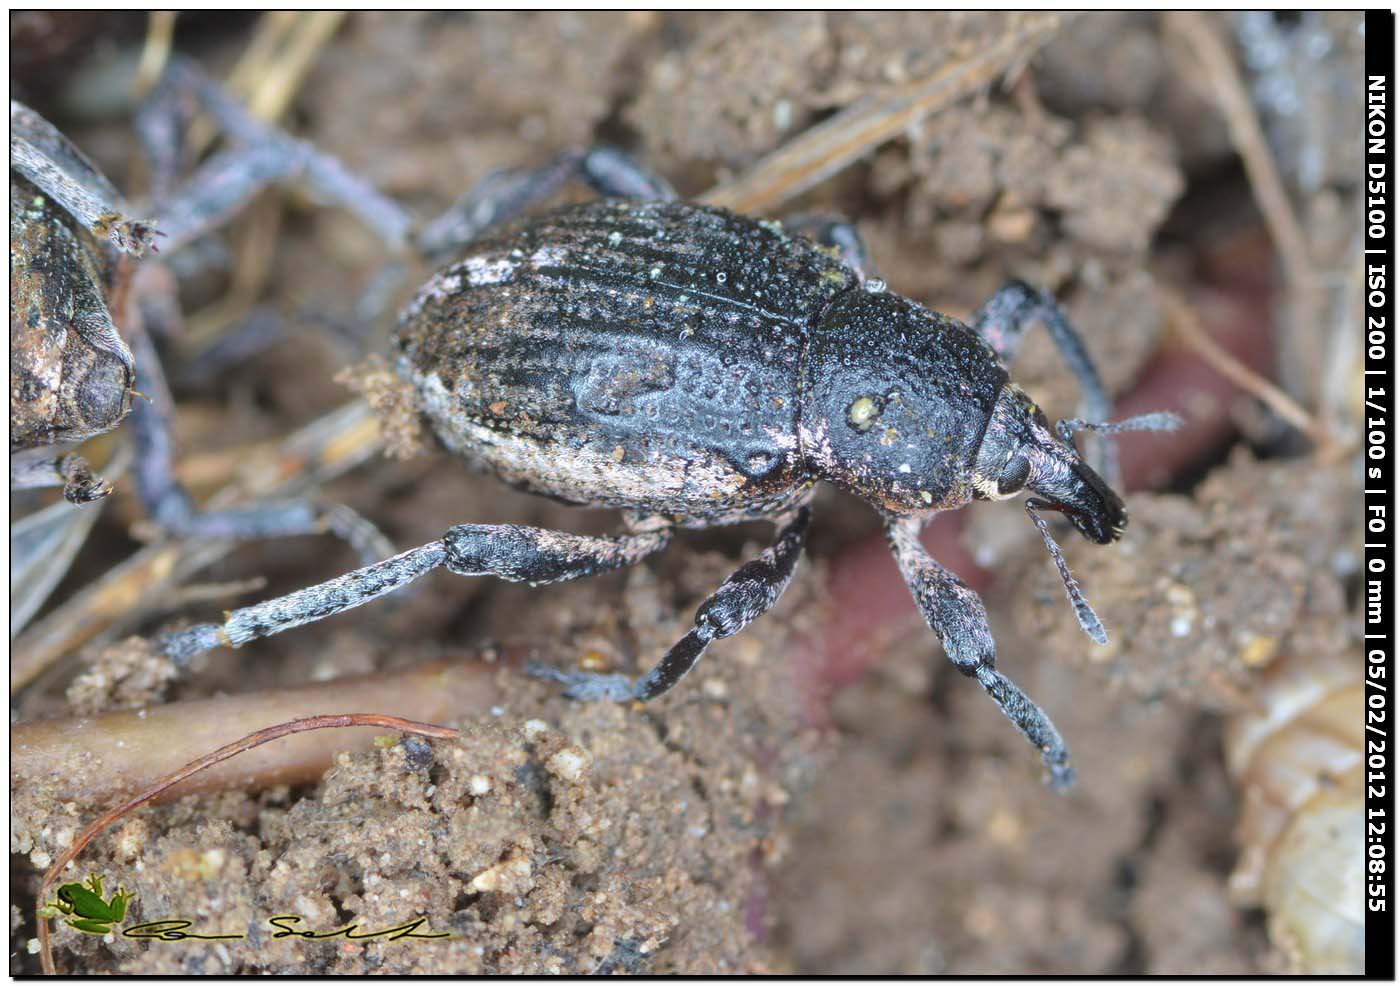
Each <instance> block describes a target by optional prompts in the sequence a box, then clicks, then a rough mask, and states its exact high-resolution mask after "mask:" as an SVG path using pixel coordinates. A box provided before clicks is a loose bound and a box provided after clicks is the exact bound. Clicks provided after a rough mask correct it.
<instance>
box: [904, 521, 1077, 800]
mask: <svg viewBox="0 0 1400 986" xmlns="http://www.w3.org/2000/svg"><path fill="white" fill-rule="evenodd" d="M919 527H920V523H919V521H918V519H917V518H909V517H906V518H898V519H891V520H889V521H887V523H886V528H885V530H886V535H887V537H888V538H889V542H890V548H891V549H892V550H893V551H894V556H895V561H896V562H897V563H898V564H899V570H900V572H901V573H902V574H903V576H904V581H905V582H906V583H907V584H908V585H909V591H910V592H911V593H912V594H913V596H914V602H915V603H916V604H917V605H918V607H919V612H920V613H921V614H922V615H923V617H924V622H926V623H927V624H928V625H929V627H930V628H931V629H932V630H933V632H934V633H936V634H938V639H939V640H940V641H942V643H943V650H944V652H945V653H946V654H947V655H948V660H950V661H952V663H953V666H954V667H956V668H957V669H958V670H959V671H961V672H962V673H963V674H965V675H968V676H969V677H974V678H976V679H977V680H978V682H980V683H981V685H982V687H983V688H984V689H985V690H986V692H987V694H988V695H990V696H991V698H992V700H993V701H994V702H996V703H997V706H998V708H1000V709H1001V711H1002V712H1003V713H1005V715H1006V717H1007V718H1008V719H1010V720H1011V721H1012V723H1013V724H1015V726H1016V728H1017V729H1019V730H1020V731H1021V733H1022V734H1023V735H1024V736H1025V737H1026V739H1027V740H1029V741H1030V742H1031V745H1033V746H1034V747H1035V748H1036V749H1037V750H1039V751H1040V755H1041V758H1042V759H1043V760H1044V762H1045V766H1046V768H1048V770H1049V772H1050V777H1049V782H1050V785H1051V786H1052V787H1054V788H1055V789H1057V790H1064V789H1066V788H1068V787H1069V786H1070V785H1072V784H1073V783H1074V771H1073V770H1072V769H1071V768H1070V765H1069V750H1068V749H1067V748H1066V747H1065V741H1064V740H1063V739H1062V738H1061V737H1060V733H1059V731H1058V730H1057V729H1056V728H1055V724H1054V723H1053V722H1051V721H1050V717H1049V716H1047V715H1046V714H1045V712H1044V711H1043V710H1042V709H1041V708H1040V706H1038V705H1036V704H1035V703H1034V702H1032V701H1031V700H1030V698H1028V697H1027V696H1026V693H1025V692H1023V691H1021V689H1020V688H1018V687H1017V686H1016V684H1015V683H1014V682H1012V681H1011V679H1010V678H1008V677H1006V675H1004V674H1002V673H1001V672H1000V671H997V670H996V667H995V665H996V641H995V640H993V639H992V630H991V625H990V624H989V623H988V621H987V609H986V607H985V606H983V605H982V600H981V598H980V597H979V596H978V595H977V593H975V592H973V591H972V590H971V589H970V588H968V586H967V585H966V584H965V583H964V582H963V581H962V579H960V578H958V577H957V576H956V575H954V574H953V573H952V572H950V571H948V570H947V569H946V568H944V567H943V566H942V565H940V564H938V562H936V561H934V559H933V558H932V557H931V556H930V555H929V553H928V552H927V551H925V550H924V548H923V545H921V544H920V543H919Z"/></svg>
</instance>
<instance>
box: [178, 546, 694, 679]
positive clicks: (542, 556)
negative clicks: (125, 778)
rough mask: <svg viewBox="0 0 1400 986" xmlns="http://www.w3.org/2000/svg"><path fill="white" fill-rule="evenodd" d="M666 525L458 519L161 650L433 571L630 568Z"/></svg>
mask: <svg viewBox="0 0 1400 986" xmlns="http://www.w3.org/2000/svg"><path fill="white" fill-rule="evenodd" d="M670 539H671V532H670V531H669V530H660V531H649V532H646V533H637V534H622V535H617V536H614V537H587V536H584V535H580V534H569V533H566V532H563V531H550V530H545V529H543V528H539V527H520V526H517V525H513V524H460V525H458V526H456V527H453V528H451V529H450V530H448V532H447V534H446V535H445V536H444V537H443V538H442V539H441V540H439V541H430V542H429V543H427V544H425V545H422V546H421V547H418V548H413V549H412V550H410V551H405V552H403V553H402V554H398V555H395V556H394V557H393V558H387V559H385V560H384V561H381V562H376V563H375V564H373V565H367V566H365V567H364V568H360V569H356V570H355V571H353V572H350V573H348V574H346V575H342V576H340V577H339V578H334V579H331V580H330V581H328V582H322V583H321V584H320V585H314V586H310V587H308V588H305V589H299V590H297V591H296V592H293V593H289V594H288V595H285V596H280V597H278V598H277V599H270V600H268V601H267V602H262V603H258V604H257V605H255V606H247V607H245V608H243V609H236V610H234V611H232V612H231V613H228V614H227V615H226V616H225V618H224V621H223V623H202V624H198V625H196V626H192V627H190V628H189V629H187V630H182V631H179V632H176V633H172V634H167V635H166V636H165V637H163V638H162V639H161V641H160V643H159V646H160V648H161V650H162V651H163V652H164V653H165V654H166V655H167V656H168V657H169V658H170V659H171V660H172V661H174V662H175V663H176V664H187V663H188V662H189V660H190V659H191V658H192V657H194V656H195V655H196V654H199V653H201V652H202V651H206V650H211V649H212V648H214V647H221V646H222V647H240V646H242V645H243V644H246V643H248V642H249V641H250V640H257V639H259V638H260V637H270V636H272V635H273V634H274V633H281V632H282V631H283V630H290V629H292V628H293V627H298V626H301V625H302V624H304V623H313V622H315V621H316V620H322V619H325V618H326V617H328V616H334V615H335V614H336V613H343V612H344V611H345V610H347V609H354V608H355V607H356V606H363V605H364V604H365V603H367V602H369V601H371V600H373V599H377V598H379V597H380V596H383V595H385V594H387V593H390V592H393V591H394V590H396V589H399V588H401V587H403V586H405V585H407V584H408V583H410V582H412V581H413V580H415V579H417V578H419V577H421V576H423V575H426V574H427V573H428V572H431V571H432V570H433V569H435V568H446V569H447V570H448V571H450V572H452V573H453V574H455V575H469V576H476V575H489V576H493V577H495V578H498V579H504V580H506V581H507V582H528V583H530V584H531V585H546V584H548V583H552V582H567V581H570V580H572V579H578V578H584V577H585V576H589V575H597V574H599V573H601V572H608V571H612V570H613V569H617V568H625V567H626V566H628V565H635V564H637V563H638V562H640V561H641V560H642V559H644V558H646V557H647V556H648V555H651V554H654V553H655V552H657V551H660V550H661V549H662V548H664V547H665V546H666V544H667V543H668V542H669V541H670Z"/></svg>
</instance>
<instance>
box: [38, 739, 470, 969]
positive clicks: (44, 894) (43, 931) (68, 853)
mask: <svg viewBox="0 0 1400 986" xmlns="http://www.w3.org/2000/svg"><path fill="white" fill-rule="evenodd" d="M346 726H373V727H377V728H380V729H393V730H397V731H398V732H402V733H409V734H411V735H414V736H428V737H432V738H434V739H456V738H457V736H458V735H459V734H458V732H457V730H455V729H451V728H449V727H447V726H436V725H433V724H432V723H427V722H415V721H414V720H412V719H401V718H399V717H398V716H390V715H381V714H379V713H376V712H351V713H343V714H339V715H320V716H310V717H308V718H305V719H294V720H292V721H290V722H282V723H279V724H278V725H275V726H268V727H267V728H265V729H259V730H258V731H257V732H254V733H249V734H248V735H247V736H244V737H242V738H241V739H237V740H234V741H233V742H232V743H229V744H227V745H226V746H221V747H219V749H217V750H215V751H214V752H213V753H207V754H205V755H204V756H202V757H200V758H199V759H197V760H192V761H190V762H189V763H187V764H185V765H184V766H183V767H181V768H179V769H178V770H176V771H174V772H173V773H170V774H167V775H166V776H164V777H162V778H161V779H160V780H158V781H156V782H155V783H154V784H151V785H150V786H149V787H146V788H144V789H143V790H141V791H140V792H138V793H137V794H135V795H133V796H132V797H130V798H128V799H127V800H126V801H124V802H122V803H121V804H119V805H117V806H116V807H115V808H112V809H110V810H108V811H106V812H103V814H102V815H101V816H99V817H98V818H97V819H96V820H95V821H94V822H92V823H91V824H90V825H88V826H87V828H85V829H83V830H82V831H81V832H79V833H78V835H77V836H76V837H75V838H74V839H73V843H72V845H70V846H69V847H68V848H67V849H65V850H64V851H63V853H62V854H61V855H60V856H59V857H58V859H56V860H54V863H53V865H52V866H50V867H49V869H48V872H46V873H45V874H44V879H43V880H41V881H40V882H39V892H38V896H37V898H36V903H35V921H36V922H37V924H38V928H39V951H40V963H41V965H42V967H43V970H44V972H45V974H47V975H54V974H55V973H56V972H57V970H56V968H55V967H54V962H53V950H52V948H51V946H50V944H49V922H48V919H47V918H44V917H42V916H41V915H39V913H38V910H39V908H41V907H43V905H44V901H46V900H47V899H48V896H49V890H50V889H51V888H52V887H53V885H54V883H55V882H56V881H57V880H58V878H59V876H60V875H62V873H63V870H64V868H65V867H67V866H68V864H69V863H71V862H72V861H73V860H74V859H76V858H77V856H78V854H79V853H80V852H82V851H83V849H84V848H85V847H86V846H87V844H88V843H89V842H91V841H92V840H93V839H95V838H96V837H97V836H98V835H99V834H100V833H101V832H102V830H103V829H105V828H107V826H109V825H111V824H112V823H113V822H115V821H117V820H119V819H120V818H122V817H123V816H125V815H127V814H128V813H130V812H131V811H133V810H135V809H136V808H139V807H140V806H141V805H143V804H145V803H146V802H147V801H150V800H151V799H152V798H154V797H156V796H157V795H158V794H160V793H162V792H163V791H166V790H168V789H169V788H172V787H174V786H175V785H176V784H179V783H180V782H181V781H183V780H184V779H185V778H187V777H190V776H192V775H194V774H198V773H199V772H200V771H203V770H207V769H208V768H210V767H212V766H214V765H215V764H217V763H221V762H222V761H224V760H228V759H230V758H232V757H236V756H238V755H239V754H240V753H245V752H247V751H248V750H251V749H254V748H255V747H259V746H262V745H263V744H264V743H270V742H271V741H272V740H275V739H281V738H282V737H284V736H291V735H293V734H296V733H304V732H309V731H311V730H316V729H340V728H343V727H346Z"/></svg>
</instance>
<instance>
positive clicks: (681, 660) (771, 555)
mask: <svg viewBox="0 0 1400 986" xmlns="http://www.w3.org/2000/svg"><path fill="white" fill-rule="evenodd" d="M810 520H811V509H810V508H808V507H802V508H801V509H800V510H798V512H797V515H796V516H795V517H794V518H793V519H792V520H790V521H789V522H788V523H786V524H784V525H783V526H782V528H781V529H780V530H779V531H778V536H777V539H776V540H775V541H774V542H773V544H772V545H770V546H769V547H768V548H765V549H764V551H763V553H762V554H760V555H759V556H758V557H757V558H755V559H754V560H753V561H751V562H748V563H746V564H745V565H744V566H743V567H741V568H740V569H739V570H738V571H737V572H735V573H734V574H733V575H731V576H729V578H728V579H726V580H725V582H724V584H723V585H722V586H720V587H719V588H718V589H717V590H716V591H715V593H714V595H712V596H710V598H708V599H706V600H705V602H704V603H703V604H702V605H701V606H700V608H699V610H697V611H696V613H695V626H694V627H692V628H691V630H690V632H689V633H687V634H686V635H685V636H684V637H682V638H681V639H680V640H679V641H678V642H677V643H676V644H675V646H673V647H672V648H671V649H670V650H669V651H667V652H666V656H665V657H663V658H661V660H660V661H659V662H658V663H657V665H656V667H654V668H652V669H651V670H650V671H648V672H647V673H646V674H645V675H643V676H642V677H641V678H638V679H637V680H636V681H635V682H634V681H632V679H630V678H628V677H627V676H626V675H624V674H599V673H597V672H590V671H561V670H559V669H558V668H554V667H550V666H548V665H541V664H533V665H531V666H530V668H529V670H530V673H531V674H533V675H535V676H536V677H540V678H548V679H550V680H551V681H557V682H560V683H561V684H563V685H565V686H566V687H565V689H564V694H565V695H566V696H568V697H569V698H576V699H581V700H583V701H586V702H595V701H613V702H625V701H630V700H633V699H636V700H638V701H642V702H645V701H646V700H647V699H651V698H656V696H658V695H661V694H664V693H665V692H667V691H669V690H670V689H671V688H672V687H673V686H674V685H675V684H676V683H677V682H678V681H680V680H681V679H682V678H684V677H685V676H686V674H687V673H689V671H690V669H691V668H693V667H695V665H696V663H697V662H699V660H700V657H701V655H703V654H704V653H705V649H706V648H707V647H709V646H710V644H711V643H713V642H714V641H716V640H720V639H722V638H724V637H730V636H733V635H734V634H736V633H738V632H739V631H740V630H742V629H744V627H746V626H748V625H749V624H750V623H752V622H753V621H754V620H756V619H757V618H758V617H760V616H762V615H763V614H764V613H766V612H768V610H770V609H772V608H773V605H774V604H775V603H776V602H777V601H778V599H779V597H781V596H782V594H783V590H784V589H786V588H787V585H788V583H789V582H790V581H792V573H793V570H794V568H796V566H797V559H798V558H800V557H801V556H802V547H803V545H804V544H805V543H806V540H807V526H808V523H809V521H810Z"/></svg>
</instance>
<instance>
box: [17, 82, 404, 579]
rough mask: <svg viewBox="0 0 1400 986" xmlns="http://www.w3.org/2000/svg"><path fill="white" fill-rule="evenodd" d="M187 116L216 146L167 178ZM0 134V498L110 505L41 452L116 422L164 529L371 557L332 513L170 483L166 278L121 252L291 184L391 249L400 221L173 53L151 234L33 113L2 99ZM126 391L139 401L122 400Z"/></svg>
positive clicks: (160, 92)
mask: <svg viewBox="0 0 1400 986" xmlns="http://www.w3.org/2000/svg"><path fill="white" fill-rule="evenodd" d="M196 108H203V109H204V110H205V111H206V112H208V113H209V115H210V116H212V117H213V118H214V119H215V120H217V122H218V123H219V125H220V127H221V128H222V130H223V132H224V133H225V135H226V136H227V138H228V143H229V146H227V147H226V148H224V149H221V150H220V151H218V152H217V153H216V154H214V155H213V156H212V157H210V158H209V159H208V160H207V161H205V162H204V163H203V164H202V165H200V166H199V167H198V168H197V169H196V171H195V172H194V173H193V174H191V175H190V176H188V178H186V179H185V180H184V181H183V182H177V178H178V177H179V172H180V171H181V165H182V157H183V152H184V148H185V140H184V128H185V126H186V125H187V124H188V123H189V121H190V119H191V118H192V116H193V113H194V111H195V109H196ZM10 124H11V137H10V164H11V176H10V241H11V250H10V273H11V278H10V311H11V323H10V379H11V383H10V387H11V401H10V436H11V437H10V451H11V488H24V487H36V486H52V485H56V484H58V483H61V484H62V485H63V486H64V495H65V497H66V498H67V499H68V500H69V501H70V502H73V503H75V504H82V503H88V502H91V501H93V500H96V499H99V498H101V497H103V496H105V495H107V493H109V492H110V491H111V487H110V486H109V485H108V484H107V483H105V482H104V481H103V480H101V479H100V478H98V477H96V476H94V475H93V474H92V472H91V470H90V469H88V467H87V465H86V463H85V462H84V461H83V460H82V459H81V458H80V457H78V456H76V455H74V454H71V453H69V454H59V453H58V452H56V451H55V450H54V449H53V448H52V447H51V446H55V445H59V444H65V443H72V442H79V441H82V440H84V439H87V438H90V437H92V436H94V435H98V434H102V433H104V432H106V431H110V430H112V429H113V428H115V427H117V425H118V424H120V423H121V422H122V421H123V419H124V418H127V417H128V415H129V416H130V420H131V431H132V433H133V437H134V445H135V447H136V455H135V457H134V458H135V468H134V472H135V479H136V488H137V493H138V495H139V496H140V498H141V500H142V502H143V504H144V505H145V507H146V510H147V512H148V514H149V515H150V517H151V519H152V520H153V521H154V522H155V524H156V526H157V527H159V528H160V529H161V530H162V531H163V532H164V533H165V534H167V535H172V536H181V537H206V538H235V539H239V538H244V539H252V538H266V537H281V536H289V535H296V534H309V533H320V532H323V531H331V532H333V533H335V534H337V535H339V536H340V537H342V538H343V539H344V540H346V541H348V542H349V543H350V544H351V545H353V546H354V547H355V548H357V549H358V550H359V551H360V553H361V555H362V556H363V557H364V558H365V560H366V561H372V560H373V559H375V558H378V557H382V555H383V553H385V551H386V549H387V545H388V542H387V541H386V540H385V539H384V538H383V536H382V535H380V534H379V532H378V531H377V530H375V529H374V528H373V526H372V525H370V524H369V523H368V522H366V521H365V520H363V519H362V518H360V517H358V516H357V515H355V514H354V513H353V512H351V511H349V510H348V509H347V508H345V507H343V506H338V505H323V504H319V503H313V502H311V501H309V500H289V501H283V502H277V503H260V504H254V505H251V506H246V507H234V508H229V509H223V510H200V509H198V508H197V507H196V506H195V504H194V503H193V501H192V500H191V498H190V497H189V495H188V493H187V492H186V491H185V490H184V488H183V487H182V486H181V484H180V483H179V482H177V481H176V479H175V474H174V462H173V459H174V448H173V442H172V439H171V435H170V427H169V419H170V417H171V414H172V409H173V400H172V399H171V396H170V393H169V389H168V387H167V385H166V381H165V376H164V373H163V371H162V369H161V365H160V360H159V357H158V356H157V353H156V348H155V345H154V343H153V341H152V339H151V333H150V331H148V326H147V324H146V323H148V322H164V323H167V324H165V325H164V326H163V328H164V330H165V331H164V334H167V335H169V334H174V333H173V327H172V326H171V325H170V324H168V323H169V322H171V321H173V320H176V319H178V299H177V298H175V297H174V294H173V291H174V279H173V277H166V278H163V279H162V278H144V279H143V278H139V277H137V276H136V275H135V274H134V273H133V271H132V269H131V267H130V261H129V256H140V255H141V254H142V253H143V252H145V251H146V249H147V248H151V249H152V252H154V247H155V242H156V237H157V236H159V237H161V239H160V241H159V242H160V244H161V247H162V249H163V251H164V253H165V254H166V255H169V254H170V253H173V252H175V251H177V250H179V249H180V248H181V247H183V246H185V245H187V244H188V243H190V242H191V241H193V240H195V239H196V238H198V237H200V236H202V235H205V234H206V233H208V232H210V231H211V230H213V229H215V228H217V227H218V226H219V225H221V224H222V223H223V222H225V221H226V220H227V219H229V218H230V217H231V216H233V215H234V214H236V212H237V211H238V210H239V208H241V207H242V205H243V204H245V203H246V202H247V201H249V200H250V199H251V198H253V197H254V196H255V195H256V194H257V193H258V192H259V191H261V190H262V189H263V188H265V187H266V186H268V185H269V184H272V183H275V182H281V181H287V180H291V179H296V178H301V179H304V180H306V181H307V182H308V183H309V184H311V185H312V186H314V187H315V188H317V189H318V190H319V191H321V192H323V193H324V194H325V195H326V196H327V197H328V198H330V199H331V200H333V201H337V202H340V203H341V204H344V205H347V207H348V208H350V210H351V211H352V212H354V213H355V214H356V215H358V216H359V217H360V218H361V219H362V220H363V221H364V222H366V224H368V225H369V226H371V227H372V228H373V229H374V230H375V231H376V232H377V233H379V234H380V236H381V237H382V238H383V239H384V240H385V241H386V242H388V243H390V244H391V245H392V244H396V243H399V242H401V241H402V240H403V238H404V229H405V227H406V225H407V223H408V221H409V220H408V217H407V214H406V213H405V212H403V210H401V209H400V208H399V207H398V205H397V204H396V203H393V202H392V201H391V200H389V199H387V198H386V197H385V196H383V195H381V194H379V193H378V192H377V191H375V190H374V189H373V188H372V187H370V186H369V185H368V183H367V182H365V181H364V180H363V179H360V178H358V177H357V176H355V175H353V174H352V173H351V172H349V171H348V170H347V169H346V168H345V167H344V166H343V165H341V164H340V163H339V162H337V161H335V160H334V159H332V158H329V157H328V156H326V155H324V154H321V153H320V152H319V151H316V150H315V149H313V148H311V147H310V146H309V145H306V144H304V143H303V142H301V141H297V140H295V139H293V138H291V137H290V136H288V135H287V134H285V133H283V132H281V131H280V130H277V129H275V128H272V127H269V126H267V125H266V124H263V123H261V122H259V121H257V120H254V119H253V118H251V117H250V116H249V115H248V114H247V113H246V112H245V111H243V110H242V109H241V108H240V107H239V106H238V105H237V104H236V103H235V102H233V100H231V99H230V98H229V97H228V96H227V95H226V94H225V93H224V92H223V91H222V90H221V89H220V88H219V87H218V86H217V85H216V84H215V83H214V82H213V81H212V80H210V79H209V78H208V77H206V76H205V75H204V74H203V73H202V72H200V71H199V70H198V68H196V67H195V66H194V65H193V64H192V63H190V62H188V61H186V60H184V59H180V58H175V59H172V61H171V63H170V64H169V65H168V66H167V68H166V71H165V73H164V74H163V76H162V78H161V80H160V82H159V84H158V85H157V86H156V87H155V89H154V91H153V92H152V95H151V97H150V98H149V100H148V101H147V103H146V104H145V105H144V106H143V108H142V110H141V112H140V114H139V115H138V120H137V130H138V132H139V133H140V135H141V138H142V143H143V146H144V148H145V150H146V151H147V154H148V157H149V158H150V162H151V171H152V187H153V190H154V195H153V197H152V202H151V203H148V207H149V208H150V209H151V210H152V211H156V212H159V214H160V215H161V219H160V221H159V230H158V231H157V229H156V224H154V223H153V222H151V221H148V220H130V219H127V218H125V217H124V215H123V212H124V211H125V207H124V205H123V204H122V199H121V197H120V195H119V194H118V192H117V190H116V188H115V187H114V186H113V185H112V183H111V181H110V180H109V179H108V178H107V177H106V176H105V175H103V174H102V172H101V171H100V170H99V169H98V168H97V167H96V166H95V165H94V164H93V163H92V162H91V161H90V160H89V159H88V158H87V157H86V156H85V155H83V153H82V152H81V151H80V150H79V149H78V148H77V147H76V146H75V145H74V144H73V143H72V142H71V141H69V140H68V138H67V137H65V136H64V135H63V134H62V133H61V132H60V131H59V130H58V129H57V128H56V127H54V126H53V124H51V123H49V122H48V121H47V120H45V119H43V117H41V116H39V114H38V113H36V112H34V111H33V110H32V109H29V108H28V107H26V106H23V105H22V104H20V103H17V102H15V101H13V100H12V101H11V103H10ZM152 265H153V261H151V260H147V261H146V266H147V268H148V269H149V267H150V266H152ZM119 328H120V331H119ZM137 394H139V395H140V396H141V397H142V398H144V399H142V400H137V401H135V402H133V400H132V398H133V396H134V395H137Z"/></svg>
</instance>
